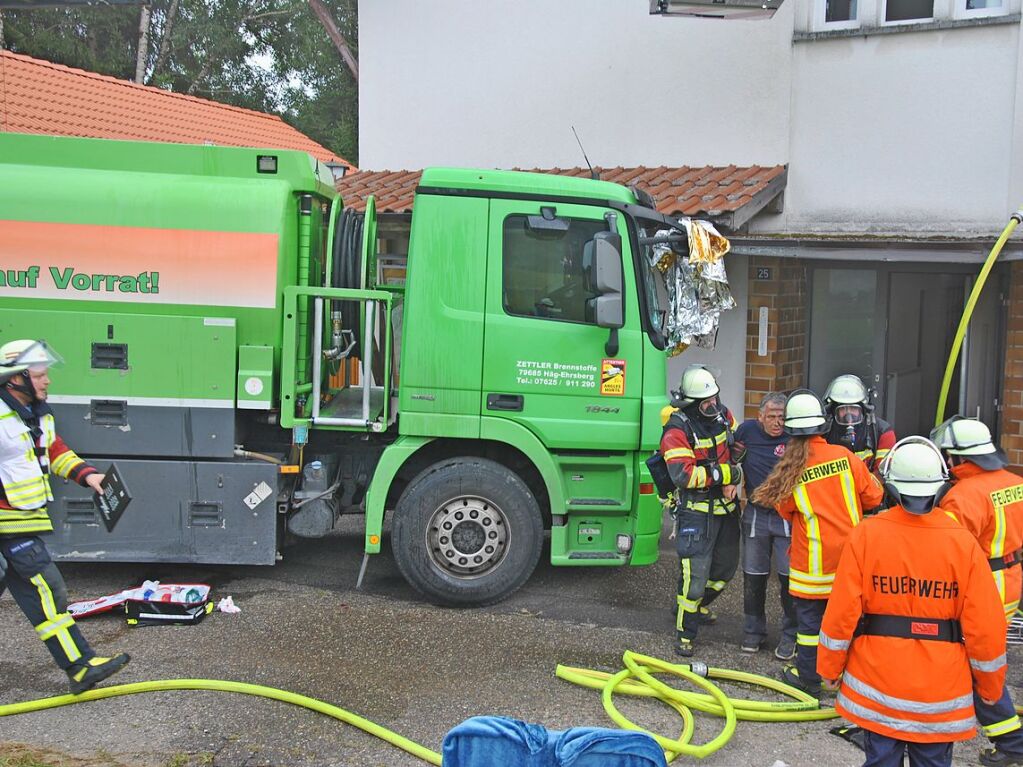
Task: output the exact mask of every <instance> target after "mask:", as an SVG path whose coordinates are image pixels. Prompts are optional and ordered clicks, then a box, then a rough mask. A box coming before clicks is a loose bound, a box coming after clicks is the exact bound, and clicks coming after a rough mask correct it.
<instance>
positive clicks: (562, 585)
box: [0, 518, 1023, 767]
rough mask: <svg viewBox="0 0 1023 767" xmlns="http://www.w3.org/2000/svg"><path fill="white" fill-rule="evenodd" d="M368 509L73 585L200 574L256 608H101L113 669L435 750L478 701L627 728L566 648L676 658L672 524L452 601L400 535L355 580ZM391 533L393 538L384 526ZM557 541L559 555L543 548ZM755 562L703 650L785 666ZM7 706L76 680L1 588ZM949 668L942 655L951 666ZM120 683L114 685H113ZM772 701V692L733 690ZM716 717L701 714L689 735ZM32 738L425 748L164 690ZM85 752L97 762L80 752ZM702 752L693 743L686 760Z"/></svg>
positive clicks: (1015, 681)
mask: <svg viewBox="0 0 1023 767" xmlns="http://www.w3.org/2000/svg"><path fill="white" fill-rule="evenodd" d="M360 522H361V519H358V518H354V519H352V520H351V521H349V522H348V523H347V524H346V525H345V526H344V528H345V529H343V530H342V531H341V532H340V533H338V534H337V535H334V536H331V537H329V538H325V539H321V540H313V541H303V542H300V543H298V544H296V545H293V546H290V547H288V548H286V549H285V550H284V552H283V554H284V559H283V561H282V562H280V563H279V564H278V565H276V566H275V567H272V568H259V567H230V566H217V567H211V566H167V565H159V566H154V565H104V564H92V565H63V566H62V568H61V569H62V571H63V572H64V575H65V578H66V579H67V581H68V585H69V589H70V592H71V595H72V599H87V598H94V597H97V596H101V595H103V594H108V593H113V592H116V591H119V590H121V589H123V588H128V587H132V586H136V585H139V584H140V583H141V582H142V581H143V580H144V579H147V578H148V579H154V580H160V581H163V582H165V583H171V582H204V583H209V584H210V585H212V586H213V589H214V597H215V598H217V599H219V598H220V597H223V596H227V595H231V596H233V598H234V601H235V603H236V604H237V605H238V606H239V607H241V610H242V612H241V613H240V614H236V615H228V614H222V613H214V614H213V615H211V616H210V617H209V618H208V619H207V620H206V621H204V622H203V623H201V624H199V625H197V626H187V627H186V626H161V627H155V628H129V627H128V626H127V625H126V624H125V621H124V618H123V616H116V615H104V616H97V617H94V618H89V619H86V620H84V621H83V622H82V626H83V630H84V631H85V633H86V636H87V637H88V639H89V641H90V642H91V643H92V644H93V645H94V646H95V647H96V649H97V650H98V651H99V652H100V653H101V654H111V653H114V652H117V651H126V652H129V653H130V654H131V655H132V662H131V664H130V665H129V666H128V667H127V668H126V669H125V670H124V671H123V672H121V673H120V674H118V675H117V676H116V677H115V678H114V679H113V680H111V682H110V683H113V682H114V681H116V682H140V681H145V680H152V679H170V678H211V679H228V680H234V681H241V682H250V683H254V684H260V685H267V686H270V687H277V688H281V689H284V690H289V691H292V692H297V693H301V694H303V695H308V696H311V697H315V698H319V699H321V700H324V701H326V702H328V703H332V704H334V705H337V706H340V707H342V708H345V709H347V710H349V711H351V712H353V713H355V714H358V715H360V716H363V717H365V718H368V719H370V720H372V721H373V722H376V723H377V724H380V725H382V726H384V727H387V728H389V729H391V730H394V731H395V732H398V733H400V734H402V735H404V736H406V737H408V738H411V739H412V740H414V741H416V742H418V743H420V744H422V745H424V746H426V747H428V748H430V749H432V750H436V751H439V750H440V746H441V742H442V740H443V737H444V735H445V733H446V732H447V731H448V730H449V729H450V728H451V727H453V726H454V725H456V724H458V723H459V722H461V721H462V720H464V719H466V718H468V717H470V716H474V715H478V714H500V715H504V716H511V717H515V718H518V719H522V720H524V721H528V722H537V723H541V724H544V725H546V726H547V727H549V728H551V729H564V728H568V727H573V726H601V727H610V726H613V724H612V722H611V721H610V720H609V719H608V718H607V716H606V714H605V713H604V710H603V708H602V706H601V702H600V695H599V693H598V692H596V691H593V690H588V689H583V688H580V687H576V686H574V685H571V684H568V683H566V682H563V681H561V680H559V679H557V678H556V677H555V675H554V672H555V668H556V666H557V665H558V664H559V663H562V664H565V665H570V666H580V667H585V668H593V669H599V670H604V671H609V672H613V671H617V670H619V669H621V668H622V662H621V656H622V653H623V652H624V651H625V650H634V651H637V652H640V653H644V654H648V655H653V656H656V657H661V658H665V659H669V660H671V659H672V655H671V638H672V633H673V616H672V605H673V603H674V592H675V581H676V569H677V560H676V558H675V556H674V553H673V551H672V549H671V544H670V543H669V542H667V541H664V542H663V544H662V556H661V558H660V561H659V562H658V563H657V564H656V565H654V566H651V567H645V568H629V569H603V568H553V567H551V566H550V565H549V564H544V563H543V562H541V564H540V566H539V567H538V568H537V570H536V572H535V573H534V575H533V577H532V579H531V580H530V581H529V583H528V584H527V585H526V586H525V587H523V588H522V589H521V590H520V591H519V592H518V593H516V594H515V595H514V596H512V597H511V598H510V599H508V600H507V601H505V602H503V603H501V604H499V605H494V606H492V607H487V608H479V609H470V610H453V609H444V608H438V607H434V606H432V605H430V604H427V603H426V602H425V601H424V600H422V599H421V598H420V597H418V595H417V594H416V593H415V592H413V591H412V589H411V588H410V587H409V586H407V585H406V584H405V582H404V581H403V580H402V578H401V576H400V574H399V573H398V571H397V568H396V566H395V565H394V562H393V560H392V559H391V556H390V553H389V551H388V549H387V547H386V545H385V549H384V553H383V554H381V555H379V556H377V557H374V558H373V559H372V560H371V562H370V565H369V570H368V574H367V577H366V582H365V583H364V586H363V589H362V590H361V591H355V589H354V585H355V579H356V575H357V572H358V567H359V563H360V559H361V545H362V539H361V536H360V535H359V533H358V526H359V523H360ZM385 544H386V540H385ZM544 557H545V558H546V552H545V555H544ZM741 585H742V584H741V575H739V576H737V578H736V580H734V581H733V582H732V584H731V585H730V586H729V587H728V589H727V590H726V592H725V594H724V595H723V596H722V597H721V598H720V599H719V600H718V601H717V603H716V604H715V610H716V611H717V613H718V614H719V620H718V623H717V624H716V625H714V626H709V627H705V628H704V629H703V631H702V633H701V636H700V640H699V647H698V654H697V658H696V659H698V660H702V661H704V662H706V663H708V664H709V665H711V666H717V667H722V668H733V669H740V670H746V671H753V672H757V673H761V674H767V675H772V676H773V675H776V674H777V673H778V671H779V670H780V668H781V662H780V661H778V660H776V659H775V658H774V656H773V654H772V652H771V649H772V648H773V647H774V642H775V641H776V639H777V635H776V632H777V626H778V600H777V591H776V589H777V584H776V582H775V583H772V588H771V591H769V593H768V603H769V610H770V612H769V615H770V619H771V627H772V636H771V638H770V642H771V643H770V645H769V648H768V649H766V650H764V651H762V652H760V653H758V654H756V655H747V654H743V653H741V652H740V651H739V642H740V640H741V638H742V615H741V613H742V588H741ZM0 648H2V650H0V703H11V702H16V701H23V700H30V699H36V698H42V697H48V696H51V695H57V694H62V693H64V692H65V691H66V680H65V677H64V675H63V674H62V673H61V672H60V671H59V670H58V669H57V668H56V666H54V665H53V663H52V660H51V659H50V656H49V654H48V653H47V652H46V650H45V648H44V647H43V645H42V643H40V642H39V641H38V640H37V639H36V638H35V634H34V632H33V631H32V629H31V627H30V626H29V625H28V623H27V622H26V621H25V619H24V617H23V616H22V615H21V613H20V611H19V610H18V608H17V606H16V605H15V604H14V602H13V601H12V600H11V598H10V596H9V595H6V594H5V595H4V596H3V597H0ZM935 672H936V673H939V672H940V670H939V669H936V670H935ZM1009 679H1010V687H1011V689H1012V690H1013V694H1014V696H1015V697H1016V698H1017V699H1019V698H1020V696H1021V693H1020V691H1019V690H1018V686H1019V685H1020V684H1021V681H1023V673H1021V670H1020V648H1015V647H1014V648H1011V650H1010V673H1009ZM108 684H109V683H108ZM734 691H735V693H736V694H737V695H744V696H745V697H752V698H763V697H766V694H765V693H763V692H761V691H749V690H738V689H735V690H734ZM616 702H617V703H618V704H619V707H620V709H621V710H622V712H623V713H624V714H625V715H626V716H628V717H630V718H631V719H633V721H635V722H637V723H638V724H640V725H642V726H645V727H648V728H650V729H651V730H653V731H655V732H658V733H662V734H665V735H669V736H675V735H677V733H678V732H679V728H680V726H681V722H680V719H679V717H678V715H677V714H676V713H674V712H673V711H672V710H670V709H668V708H667V707H666V706H664V705H663V704H661V703H658V702H656V701H652V700H643V699H638V698H630V697H624V696H619V697H618V698H616ZM835 724H837V722H835V721H831V722H817V723H805V724H789V723H785V724H773V723H750V722H740V723H739V725H738V728H737V730H736V733H735V735H734V737H733V738H732V740H731V741H730V742H729V743H728V744H727V745H726V746H725V747H724V748H723V749H722V750H720V751H718V752H717V753H716V754H714V755H712V756H711V757H709V758H707V759H705V760H702V761H701V763H702V764H705V765H707V766H708V767H723V766H725V765H728V766H732V765H735V766H743V767H745V766H747V765H749V766H751V767H772V765H775V764H776V762H779V761H780V762H783V763H784V764H786V765H789V766H790V767H803V766H806V767H810V766H813V765H829V766H832V765H833V766H835V767H840V766H842V765H850V766H851V765H859V764H861V763H862V754H861V752H859V751H858V750H857V749H856V748H855V747H854V746H852V745H850V744H848V743H846V742H845V741H843V740H841V739H840V738H838V737H836V736H833V735H830V734H829V733H828V730H829V728H831V727H832V726H834V725H835ZM720 725H721V720H717V719H713V718H710V717H707V716H705V715H702V714H698V715H697V729H696V734H695V736H694V742H704V741H706V740H708V739H710V738H712V737H714V735H715V734H716V733H717V732H718V731H719V728H720ZM20 744H25V745H27V746H29V747H32V748H39V749H45V750H46V752H47V753H48V754H50V759H49V760H45V761H44V762H43V763H52V764H54V765H86V764H88V765H89V767H100V766H101V765H111V766H114V767H121V766H122V765H123V766H128V765H132V766H134V765H139V766H140V767H149V766H153V767H188V766H192V765H195V766H200V765H203V766H212V765H222V766H223V767H258V766H263V765H273V766H274V767H280V766H283V765H289V766H293V767H321V766H323V767H326V766H327V765H351V766H352V767H376V766H377V765H387V766H388V767H404V765H420V764H424V762H421V761H420V760H418V759H416V758H414V757H412V756H410V755H408V754H406V753H405V752H403V751H400V750H397V749H396V748H394V747H393V746H391V745H389V744H387V743H384V742H383V741H381V740H378V739H376V738H374V737H372V736H370V735H367V734H365V733H363V732H362V731H360V730H357V729H355V728H353V727H351V726H348V725H345V724H343V723H341V722H338V721H336V720H333V719H330V718H328V717H325V716H323V715H320V714H316V713H313V712H310V711H306V710H304V709H300V708H296V707H293V706H290V705H288V704H284V703H279V702H276V701H269V700H264V699H259V698H252V697H249V696H243V695H237V694H231V693H215V692H191V691H180V692H160V693H146V694H142V695H134V696H128V697H120V698H114V699H109V700H103V701H94V702H87V703H82V704H78V705H74V706H67V707H64V708H59V709H52V710H49V711H42V712H37V713H32V714H24V715H19V716H14V717H6V718H3V719H0V763H3V761H2V760H3V758H4V754H5V753H6V754H7V755H8V757H7V758H8V759H9V760H11V762H10V763H17V762H14V761H13V759H11V757H10V755H11V754H14V753H17V752H18V749H19V748H20ZM984 745H986V744H985V743H984V742H982V741H980V740H974V741H972V742H970V743H964V744H959V745H957V746H956V761H955V764H956V765H967V764H976V763H977V760H976V757H977V752H978V750H979V749H980V748H981V747H982V746H984ZM79 759H81V760H84V761H78V760H79ZM689 763H695V762H694V760H691V759H686V758H684V757H680V758H679V759H678V760H677V761H676V762H675V764H689Z"/></svg>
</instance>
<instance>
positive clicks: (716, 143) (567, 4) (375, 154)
mask: <svg viewBox="0 0 1023 767" xmlns="http://www.w3.org/2000/svg"><path fill="white" fill-rule="evenodd" d="M791 8H792V6H791V4H788V5H787V7H784V6H783V10H782V11H781V12H779V13H778V14H777V15H776V16H775V18H774V19H773V20H771V21H770V22H755V21H737V22H730V23H729V24H719V23H715V22H714V21H708V20H696V19H679V18H671V19H665V18H659V17H654V16H650V15H649V13H648V9H649V3H648V2H647V0H557V1H556V2H555V1H552V0H488V2H482V3H481V2H470V1H469V0H430V2H423V1H422V0H391V1H390V2H380V0H363V2H361V3H360V4H359V14H360V17H359V56H360V61H359V67H360V84H359V89H360V111H359V165H360V167H363V168H368V169H384V168H390V169H398V168H410V169H415V168H422V167H424V166H430V165H467V166H480V167H501V168H510V167H522V168H533V167H558V166H560V167H575V166H580V165H584V162H583V158H582V155H581V153H580V151H579V147H578V145H577V144H576V140H575V138H574V137H573V135H572V130H571V128H572V126H573V125H574V126H575V128H576V130H577V131H578V133H579V137H580V138H581V139H582V141H583V145H584V146H585V148H586V152H587V154H588V155H589V158H590V162H591V163H593V164H594V165H602V166H605V167H614V166H615V165H623V166H636V165H648V166H659V165H670V166H675V165H687V164H689V165H708V164H720V165H728V164H732V163H734V164H737V165H752V164H761V165H775V164H778V163H783V162H786V160H787V155H788V143H789V138H788V134H789V126H788V102H789V79H790V75H789V66H790V61H791V38H792V16H791V14H792V10H791Z"/></svg>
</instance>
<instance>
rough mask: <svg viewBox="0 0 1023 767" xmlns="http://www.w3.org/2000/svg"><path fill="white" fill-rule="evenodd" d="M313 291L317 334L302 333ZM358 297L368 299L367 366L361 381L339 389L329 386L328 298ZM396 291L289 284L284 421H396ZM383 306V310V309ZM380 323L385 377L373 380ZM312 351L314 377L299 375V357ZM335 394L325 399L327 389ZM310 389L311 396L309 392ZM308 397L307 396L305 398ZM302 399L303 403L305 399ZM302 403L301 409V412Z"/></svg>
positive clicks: (342, 425) (356, 425)
mask: <svg viewBox="0 0 1023 767" xmlns="http://www.w3.org/2000/svg"><path fill="white" fill-rule="evenodd" d="M300 297H307V298H311V299H312V303H313V322H312V333H311V334H310V335H311V337H309V338H303V335H305V334H303V333H300V332H299V330H300V327H301V323H300V322H299V298H300ZM325 300H328V301H332V302H334V301H357V302H359V303H361V304H364V307H363V311H362V318H363V322H362V324H363V327H362V337H363V339H362V357H361V358H360V360H359V362H360V367H361V372H360V375H359V383H358V384H357V385H351V384H348V383H347V381H345V383H344V385H343V386H341V387H340V388H338V389H337V390H334V389H332V388H330V387H325V386H324V380H323V378H324V376H323V350H324V346H323V334H324V312H323V302H324V301H325ZM394 301H395V293H394V291H388V290H356V289H352V288H325V287H316V286H298V285H292V286H289V287H286V288H285V289H284V339H283V344H282V348H281V426H283V427H285V428H294V427H295V426H305V427H314V426H319V427H328V428H339V429H353V430H354V429H359V430H366V429H369V430H371V431H377V432H380V431H384V430H386V429H387V427H388V426H389V425H390V424H391V422H392V408H391V396H390V391H391V343H392V337H393V334H392V328H391V312H392V309H393V304H394ZM381 309H383V311H380V310H381ZM378 324H379V331H380V332H379V338H380V340H381V341H382V342H383V343H382V348H381V350H380V354H381V356H382V358H383V375H382V381H380V383H379V384H378V385H373V348H374V345H373V342H374V340H376V338H377V335H376V334H375V333H374V331H375V330H376V329H377V326H378ZM302 356H304V357H305V359H309V357H310V356H311V357H312V374H311V379H312V380H309V381H304V380H303V381H299V380H298V372H297V371H298V360H299V359H301V358H302ZM325 391H326V394H328V395H329V396H328V397H327V398H326V399H325V398H324V393H325ZM304 395H308V397H306V398H304ZM303 400H304V402H303ZM300 403H302V404H301V405H300ZM299 409H301V412H296V411H297V410H299Z"/></svg>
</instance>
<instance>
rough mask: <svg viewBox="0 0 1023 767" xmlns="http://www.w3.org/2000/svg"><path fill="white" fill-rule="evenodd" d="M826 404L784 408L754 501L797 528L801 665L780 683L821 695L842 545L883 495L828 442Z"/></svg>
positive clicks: (794, 572)
mask: <svg viewBox="0 0 1023 767" xmlns="http://www.w3.org/2000/svg"><path fill="white" fill-rule="evenodd" d="M828 428H829V424H828V419H827V417H826V416H825V414H824V407H823V405H822V404H821V401H820V400H819V399H818V398H817V395H816V394H814V393H813V392H811V391H808V390H807V389H800V390H798V391H795V392H793V393H792V394H791V395H790V396H789V398H788V400H787V401H786V403H785V431H786V433H788V434H789V435H791V439H790V440H789V443H788V446H787V447H786V448H785V455H783V456H782V458H781V460H779V461H778V463H777V465H776V466H775V467H774V470H773V471H772V472H771V474H770V475H768V477H767V479H766V480H764V482H763V484H761V485H760V486H759V487H758V488H757V489H756V491H755V492H754V493H753V499H752V500H753V502H754V503H756V504H760V505H763V506H773V507H775V508H776V509H777V510H778V513H779V514H780V515H781V516H782V517H783V518H784V519H786V520H789V521H790V522H791V524H792V544H791V547H790V552H789V593H790V594H791V595H792V597H793V602H794V603H795V607H796V624H797V625H796V662H795V665H790V666H786V667H785V668H784V669H783V670H782V674H781V678H782V680H783V681H785V682H787V683H788V684H791V685H792V686H794V687H798V688H799V689H801V690H805V691H806V692H809V693H811V694H814V695H817V694H819V693H820V692H821V678H820V676H818V674H817V635H818V633H819V632H820V626H821V618H822V617H823V615H824V608H825V607H826V606H827V600H828V596H829V595H830V594H831V584H832V582H833V581H834V579H835V569H836V567H837V566H838V558H839V555H840V554H841V553H842V546H843V545H845V541H846V538H848V536H849V533H850V532H851V531H852V529H853V528H854V527H856V525H858V524H859V523H860V520H862V519H863V510H864V509H870V508H873V507H874V506H877V505H878V504H879V503H880V502H881V499H882V498H883V496H884V492H883V491H882V489H881V485H880V484H879V483H878V481H877V478H876V477H874V475H873V474H871V473H870V471H869V470H868V469H867V467H866V465H865V464H864V463H863V461H861V460H860V459H859V458H857V457H856V456H855V455H853V454H852V453H851V452H850V451H849V450H848V449H847V448H845V447H842V446H841V445H830V444H828V443H827V442H826V441H825V440H824V437H823V436H822V435H824V434H825V433H827V431H828Z"/></svg>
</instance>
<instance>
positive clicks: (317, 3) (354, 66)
mask: <svg viewBox="0 0 1023 767" xmlns="http://www.w3.org/2000/svg"><path fill="white" fill-rule="evenodd" d="M309 7H310V8H312V9H313V13H315V14H316V18H318V19H319V20H320V23H321V24H322V25H323V28H324V29H325V30H326V31H327V37H329V38H330V41H331V42H332V43H334V47H335V48H337V52H338V53H340V54H341V59H342V60H343V61H344V62H345V64H346V65H347V66H348V71H350V72H351V73H352V77H354V78H355V82H356V83H358V82H359V62H358V61H356V60H355V56H353V55H352V50H351V48H349V47H348V41H347V40H345V36H344V35H342V34H341V30H340V29H338V28H337V23H336V22H335V21H334V17H333V16H332V15H331V13H330V10H329V9H328V8H327V6H325V5H324V4H323V1H322V0H309Z"/></svg>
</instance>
